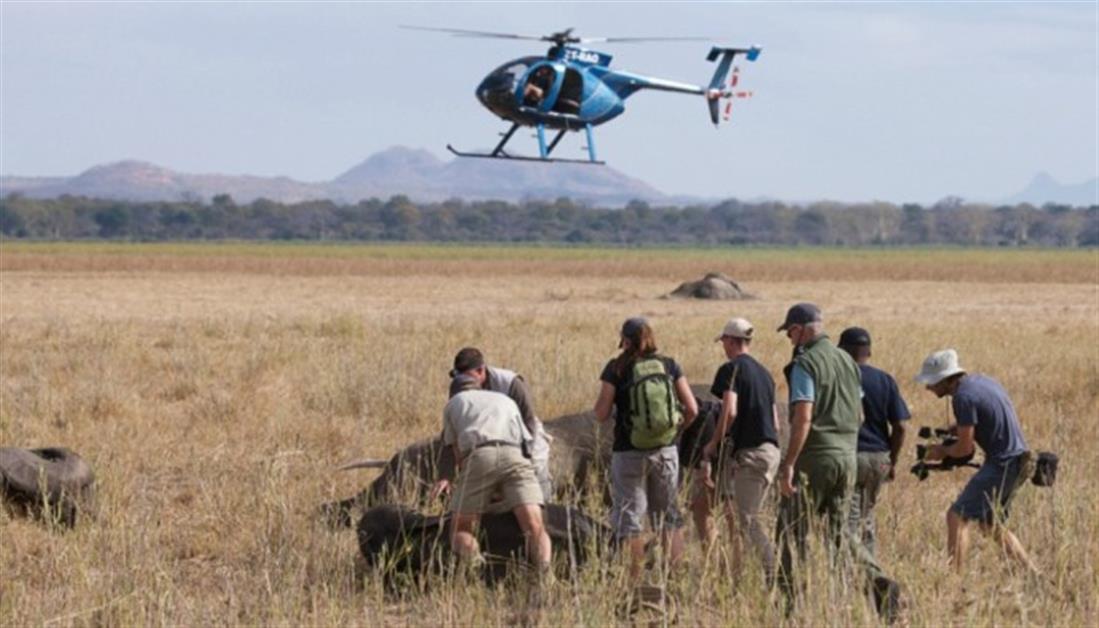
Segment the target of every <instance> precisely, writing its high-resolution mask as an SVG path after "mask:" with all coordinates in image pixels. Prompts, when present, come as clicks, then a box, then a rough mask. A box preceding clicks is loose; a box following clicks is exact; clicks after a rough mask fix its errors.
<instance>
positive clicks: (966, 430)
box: [916, 349, 1037, 573]
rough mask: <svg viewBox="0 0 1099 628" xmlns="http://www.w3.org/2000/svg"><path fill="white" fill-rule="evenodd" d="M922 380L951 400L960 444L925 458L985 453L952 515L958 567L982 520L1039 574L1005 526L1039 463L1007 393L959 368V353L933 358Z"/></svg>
mask: <svg viewBox="0 0 1099 628" xmlns="http://www.w3.org/2000/svg"><path fill="white" fill-rule="evenodd" d="M916 381H917V382H919V383H921V384H924V385H925V386H926V387H927V389H928V390H930V391H931V392H933V393H935V396H937V397H939V398H940V399H941V398H942V397H944V396H947V395H949V396H951V397H952V407H953V411H954V419H955V421H956V422H957V429H956V433H957V438H958V440H957V442H955V443H954V444H952V445H934V446H932V447H930V448H929V449H928V451H927V455H926V456H925V459H927V460H941V459H943V458H944V457H947V456H949V457H953V458H961V457H963V456H966V455H968V454H970V453H972V451H973V443H974V442H976V443H977V444H978V445H980V447H981V450H982V451H983V452H984V455H985V460H984V464H982V465H981V468H980V469H979V470H978V471H977V473H975V474H974V475H973V477H972V478H970V480H969V483H968V484H966V486H965V488H964V489H962V494H961V495H959V496H958V499H957V500H956V501H955V502H954V504H953V505H952V506H951V507H950V509H949V510H948V511H947V513H946V529H947V546H948V548H949V551H950V557H951V560H952V561H953V563H954V568H955V569H957V570H958V571H959V572H961V571H962V567H963V564H964V562H965V553H966V546H967V544H968V529H967V528H968V525H969V523H970V522H972V521H976V522H977V523H978V524H979V525H980V529H981V531H982V532H984V533H985V534H987V535H990V536H992V538H993V539H995V540H996V542H998V543H999V544H1000V547H1001V548H1002V549H1003V551H1004V553H1006V554H1007V555H1008V556H1010V557H1011V558H1013V559H1014V560H1016V561H1018V562H1019V563H1021V564H1023V565H1025V566H1026V567H1027V569H1029V570H1030V571H1031V572H1034V573H1037V568H1036V567H1035V566H1034V563H1033V562H1031V560H1030V557H1029V556H1028V555H1027V553H1026V550H1025V549H1023V545H1022V543H1020V542H1019V539H1017V538H1016V537H1015V535H1014V534H1012V533H1011V532H1010V531H1009V530H1008V529H1007V528H1006V527H1005V525H1004V524H1005V522H1006V520H1007V514H1008V506H1009V505H1010V504H1011V498H1012V497H1013V496H1014V495H1015V491H1016V489H1018V488H1019V486H1020V485H1021V484H1022V482H1023V481H1024V480H1026V478H1027V477H1029V475H1030V474H1031V473H1032V472H1033V469H1032V468H1029V469H1028V467H1030V466H1031V465H1033V461H1032V460H1031V454H1030V452H1029V451H1027V446H1026V442H1025V441H1024V440H1023V432H1022V429H1021V428H1020V427H1019V418H1018V416H1017V415H1016V414H1015V407H1014V406H1013V405H1012V404H1011V399H1009V398H1008V396H1007V392H1006V391H1005V390H1004V389H1003V387H1002V386H1000V384H999V383H998V382H997V381H996V380H994V379H992V378H991V377H988V376H986V375H979V374H976V373H974V374H972V375H967V374H966V371H965V369H963V368H962V367H961V366H960V365H959V364H958V354H957V352H955V351H954V350H953V349H946V350H943V351H936V352H935V353H932V354H931V355H929V356H927V359H926V360H924V362H923V367H922V368H921V369H920V373H919V375H917V376H916Z"/></svg>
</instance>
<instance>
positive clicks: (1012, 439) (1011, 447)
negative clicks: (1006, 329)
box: [953, 373, 1027, 462]
mask: <svg viewBox="0 0 1099 628" xmlns="http://www.w3.org/2000/svg"><path fill="white" fill-rule="evenodd" d="M953 406H954V418H955V419H957V421H958V425H959V426H965V425H973V426H975V427H974V439H975V440H976V441H977V444H978V445H980V446H981V450H983V451H984V452H985V460H986V461H994V462H1001V461H1003V460H1006V459H1008V458H1012V457H1014V456H1017V455H1019V454H1021V453H1023V452H1024V451H1026V448H1027V447H1026V441H1024V440H1023V430H1022V428H1021V427H1020V426H1019V417H1018V416H1017V415H1016V414H1015V406H1013V405H1011V399H1008V397H1007V392H1006V391H1005V390H1004V388H1003V386H1000V384H999V382H997V381H996V380H994V379H992V378H991V377H988V376H986V375H980V374H976V373H974V374H972V375H966V376H965V377H963V378H962V381H961V382H960V383H959V384H958V391H957V392H956V393H955V394H954V399H953Z"/></svg>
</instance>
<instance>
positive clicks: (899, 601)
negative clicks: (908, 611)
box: [872, 576, 905, 625]
mask: <svg viewBox="0 0 1099 628" xmlns="http://www.w3.org/2000/svg"><path fill="white" fill-rule="evenodd" d="M872 592H873V594H874V608H875V609H876V610H877V611H878V616H879V617H881V618H882V619H884V620H885V622H886V623H887V624H889V625H893V624H895V623H896V622H897V619H899V618H900V616H901V612H902V611H903V610H904V606H905V600H904V591H903V590H902V588H901V585H900V583H898V582H896V581H895V580H891V579H889V578H886V577H885V576H878V577H877V578H874V583H873V585H872Z"/></svg>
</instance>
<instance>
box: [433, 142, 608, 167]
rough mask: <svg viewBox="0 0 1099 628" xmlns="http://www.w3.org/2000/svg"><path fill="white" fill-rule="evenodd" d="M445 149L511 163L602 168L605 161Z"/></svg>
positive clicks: (459, 155)
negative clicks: (536, 162)
mask: <svg viewBox="0 0 1099 628" xmlns="http://www.w3.org/2000/svg"><path fill="white" fill-rule="evenodd" d="M446 149H447V150H449V151H450V152H452V153H454V154H455V155H457V156H458V157H481V158H484V159H510V160H513V161H540V162H542V163H547V164H548V163H562V164H589V165H592V166H604V165H606V163H607V162H605V161H592V160H591V159H564V158H560V157H531V156H529V155H509V154H507V153H505V152H504V151H502V150H501V151H497V152H492V153H467V152H465V151H460V150H458V149H457V148H454V147H453V146H451V145H450V144H447V145H446Z"/></svg>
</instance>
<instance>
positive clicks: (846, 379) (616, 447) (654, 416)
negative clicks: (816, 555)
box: [435, 303, 1034, 617]
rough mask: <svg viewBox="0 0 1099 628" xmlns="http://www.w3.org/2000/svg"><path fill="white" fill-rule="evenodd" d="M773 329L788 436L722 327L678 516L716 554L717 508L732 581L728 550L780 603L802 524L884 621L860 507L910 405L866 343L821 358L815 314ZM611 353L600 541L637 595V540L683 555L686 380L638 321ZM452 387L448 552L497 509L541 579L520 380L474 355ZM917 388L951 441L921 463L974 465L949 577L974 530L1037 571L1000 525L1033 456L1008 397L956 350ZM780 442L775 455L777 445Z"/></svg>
mask: <svg viewBox="0 0 1099 628" xmlns="http://www.w3.org/2000/svg"><path fill="white" fill-rule="evenodd" d="M778 331H780V332H785V334H786V337H787V338H788V339H789V341H790V343H791V345H792V346H793V354H792V358H791V360H790V362H789V363H788V364H787V365H786V366H785V368H784V369H783V375H784V377H785V379H786V383H787V387H788V389H789V399H788V405H789V417H788V421H783V420H780V417H779V416H778V410H777V404H776V399H775V394H776V393H775V383H774V380H773V378H772V377H771V374H770V372H769V371H768V369H767V368H766V367H764V366H763V365H762V364H760V362H759V361H757V360H756V359H755V358H754V357H753V356H752V352H751V347H752V342H753V338H754V332H755V330H754V327H753V325H752V324H751V323H750V322H749V321H747V320H745V319H743V318H734V319H731V320H730V321H728V323H726V324H725V326H724V327H723V328H722V330H721V333H720V334H719V335H718V337H717V338H716V340H715V342H720V343H721V344H722V348H723V349H724V353H725V356H726V358H727V361H726V362H725V363H724V364H722V365H721V366H720V368H718V370H717V372H716V374H715V376H714V380H713V384H712V386H711V388H710V390H711V392H712V393H713V395H714V396H715V397H717V398H718V399H720V408H721V409H720V414H719V415H718V418H717V422H716V427H715V429H714V432H713V437H712V438H711V439H710V440H709V442H707V443H706V444H705V445H704V447H703V450H702V456H701V462H700V464H699V465H698V468H696V469H693V470H691V476H692V478H693V482H692V491H691V496H690V505H691V511H692V514H693V515H694V520H695V522H696V527H697V529H698V533H699V537H700V540H701V542H702V544H703V546H704V547H706V548H709V547H711V546H712V545H713V543H714V540H715V538H716V535H717V530H716V526H715V525H714V521H713V519H714V517H713V510H714V507H715V506H716V505H721V506H722V507H723V508H722V509H723V511H724V515H725V519H726V522H727V525H728V528H729V531H730V535H729V536H730V541H731V543H732V554H731V555H732V563H733V568H734V569H735V570H740V569H741V568H742V567H741V566H742V563H743V556H744V551H743V549H742V547H741V546H742V545H748V546H750V547H751V548H752V550H753V554H754V556H755V558H756V560H758V562H759V564H760V566H761V567H762V569H763V571H764V575H765V578H766V581H767V582H768V584H773V585H777V586H779V587H781V589H782V590H783V592H784V593H786V599H787V600H788V601H789V602H790V603H791V604H792V603H793V602H794V601H795V600H796V598H797V592H798V590H799V586H798V584H797V578H796V571H797V570H796V563H795V554H797V555H798V556H799V557H800V559H801V560H803V559H804V557H805V549H806V547H805V546H806V540H807V537H808V535H809V532H810V529H811V528H812V525H811V524H812V522H813V521H814V520H823V523H824V524H825V525H824V526H823V529H824V530H826V534H827V536H828V540H829V546H830V547H832V548H834V551H833V552H832V556H833V557H834V558H840V557H843V556H846V557H848V558H849V559H850V564H852V565H854V566H855V567H856V568H857V569H858V571H859V572H860V573H861V574H863V575H864V576H865V583H866V586H867V590H868V591H869V592H870V593H871V594H872V596H873V598H874V600H875V603H876V606H877V609H878V611H879V612H880V613H882V614H883V615H885V616H887V617H891V616H892V615H893V614H894V613H896V611H897V609H898V607H899V606H900V605H901V604H902V593H901V588H900V586H899V585H898V584H897V583H896V582H895V581H893V580H892V579H891V578H889V577H888V576H887V575H886V573H885V571H884V570H883V569H882V567H881V566H880V564H879V562H878V560H877V557H876V549H877V547H876V545H877V544H876V532H875V525H874V514H873V509H874V505H875V504H876V503H877V500H878V496H879V493H880V491H881V488H882V486H883V485H884V484H885V483H887V482H889V481H890V480H892V479H893V478H894V476H895V473H896V465H897V463H898V459H899V457H900V454H901V451H902V449H903V447H904V442H905V435H906V429H905V422H906V421H907V420H908V419H909V411H908V408H907V406H906V404H905V402H904V399H903V398H902V396H901V394H900V391H899V389H898V386H897V383H896V381H895V379H894V378H893V377H892V376H890V375H889V374H888V373H886V372H885V371H882V370H880V369H877V368H875V367H873V366H871V365H870V364H869V360H870V357H871V338H870V334H869V332H868V331H867V330H865V329H862V328H859V327H851V328H848V329H846V330H844V331H843V333H842V334H841V335H840V337H839V342H838V344H833V342H832V341H831V339H830V338H829V336H828V335H827V334H825V333H824V326H823V317H822V314H821V310H820V308H818V307H817V306H815V305H813V304H811V303H798V304H796V305H794V306H793V307H791V308H790V309H789V310H788V311H787V313H786V318H785V320H784V321H783V323H782V325H781V326H779V328H778ZM619 348H620V349H621V352H620V353H619V354H618V355H617V356H615V357H614V358H612V359H611V360H610V361H608V362H607V364H606V366H605V367H604V368H603V371H602V374H601V375H600V381H601V384H600V385H601V388H600V391H599V395H598V397H597V399H596V402H595V408H594V409H595V416H596V419H597V420H599V421H601V422H605V421H609V420H612V418H613V425H614V438H613V445H612V454H611V468H610V483H611V497H612V506H611V511H610V526H611V528H612V530H613V532H614V534H615V535H616V537H617V540H618V541H619V542H620V545H621V546H622V547H624V548H626V549H627V551H628V553H629V556H630V563H629V573H630V575H631V577H632V578H633V579H634V581H637V580H638V579H639V578H640V576H641V572H642V570H643V567H644V563H645V560H644V559H645V553H646V547H647V545H648V541H649V539H650V536H649V534H650V533H651V534H653V535H655V536H657V537H658V538H659V541H660V545H661V547H662V548H663V551H664V556H665V557H666V560H667V562H668V564H669V565H671V566H674V565H675V564H676V563H677V562H679V560H680V558H681V557H682V555H683V550H684V539H683V534H682V526H683V518H682V516H681V514H680V509H679V506H678V499H677V496H678V488H679V484H680V479H681V473H680V469H679V464H680V462H679V460H680V459H679V454H678V451H677V448H676V442H677V438H678V436H679V434H680V433H681V432H682V431H683V430H684V429H685V428H686V427H687V426H689V425H690V423H691V422H692V421H693V420H695V418H696V416H697V415H698V412H699V409H698V403H697V401H696V398H695V396H694V394H693V393H692V391H691V388H690V386H689V384H688V382H687V378H686V376H685V375H684V374H683V370H682V368H681V367H680V366H679V364H678V363H677V362H676V361H675V360H674V359H672V358H671V357H669V356H667V355H666V354H663V353H661V352H660V351H659V350H658V348H657V344H656V340H655V335H654V333H653V329H652V327H651V325H650V324H649V323H648V321H647V320H645V319H644V318H630V319H628V320H626V321H625V322H624V323H623V325H622V327H621V331H620V337H619ZM451 376H452V380H451V386H450V395H451V396H450V400H449V402H448V403H447V404H446V407H445V409H444V412H443V441H444V444H445V445H448V446H450V447H453V448H454V453H455V456H456V460H457V461H458V468H459V471H458V474H457V476H456V478H444V479H440V480H439V481H438V482H437V484H436V487H435V488H436V493H441V492H446V491H450V492H451V493H452V495H451V510H452V512H453V513H454V517H453V526H452V547H453V548H454V550H455V552H456V553H457V554H458V556H459V557H460V558H462V559H466V560H468V561H469V562H470V563H471V564H477V563H478V562H480V561H482V560H483V559H482V558H481V557H480V552H479V549H478V545H477V541H476V536H475V530H476V525H477V522H478V518H479V516H480V514H481V513H484V512H485V511H486V509H488V508H489V506H490V502H491V501H493V500H495V504H494V506H493V507H494V508H498V509H503V510H511V511H512V512H514V513H515V516H516V518H517V519H518V522H519V525H520V526H521V527H522V529H523V532H524V534H525V535H526V539H527V548H528V553H529V557H530V559H531V561H532V562H533V563H534V564H535V565H537V566H538V568H539V569H538V571H539V572H540V573H547V572H548V571H549V569H550V560H551V548H550V541H549V537H548V536H547V535H546V532H545V529H544V527H543V525H542V519H541V512H540V506H541V504H543V503H544V502H545V500H546V499H547V498H548V497H549V496H550V489H551V486H550V481H549V474H548V470H547V465H546V462H547V460H548V452H549V447H548V444H547V443H546V437H545V433H544V431H543V430H542V425H541V422H540V421H539V420H538V418H537V417H536V416H535V413H534V410H533V407H532V403H531V399H530V392H529V389H528V388H527V385H526V383H525V382H524V380H523V378H522V377H521V376H519V375H517V374H515V373H513V372H511V371H507V370H504V369H499V368H496V367H489V366H488V365H487V364H486V363H485V360H484V356H483V355H482V353H481V352H480V351H479V350H477V349H475V348H465V349H462V350H461V351H460V352H459V353H458V355H457V356H455V360H454V370H453V371H452V372H451ZM915 379H916V381H917V382H919V383H921V384H923V385H924V386H925V387H926V388H927V389H928V390H929V391H931V392H933V393H934V394H935V395H937V396H939V397H943V396H950V397H952V406H953V413H954V418H955V425H954V426H953V428H952V429H953V430H954V433H955V435H956V437H957V440H956V442H954V443H953V444H951V445H949V446H945V445H936V446H932V447H930V448H929V450H928V451H927V454H926V457H925V459H926V460H928V461H933V460H938V459H942V458H944V457H948V456H949V457H962V456H965V455H969V454H971V453H972V452H973V450H974V445H976V446H979V447H980V448H981V449H982V450H983V452H984V456H985V457H984V463H983V465H982V466H981V467H980V470H979V471H978V472H977V473H976V474H975V475H974V476H973V477H972V478H971V479H970V481H969V483H968V484H967V485H966V487H965V489H964V490H963V491H962V493H961V495H960V496H959V497H958V499H957V500H956V501H955V502H954V503H953V505H952V506H951V507H950V509H949V510H948V512H947V529H948V548H949V552H950V555H951V559H952V561H953V564H954V566H955V567H956V568H957V569H959V570H960V569H961V568H962V566H963V563H964V561H965V555H966V547H967V529H968V527H969V526H970V524H972V523H974V522H976V523H977V524H978V525H979V526H980V528H981V529H982V531H984V532H986V533H988V534H990V535H991V536H993V538H995V539H996V540H997V542H998V543H999V544H1000V546H1001V548H1002V549H1003V551H1004V552H1005V553H1006V554H1007V555H1008V556H1010V557H1012V558H1014V559H1016V560H1018V561H1019V562H1020V563H1022V564H1024V565H1026V566H1027V567H1028V568H1029V569H1031V570H1032V571H1033V570H1034V565H1033V563H1031V561H1030V559H1029V557H1028V556H1027V553H1026V551H1025V550H1024V549H1023V547H1022V545H1021V544H1020V543H1019V540H1018V539H1017V538H1016V537H1015V536H1014V535H1013V534H1012V533H1011V532H1010V531H1009V530H1007V528H1006V527H1005V525H1004V524H1005V521H1006V517H1007V511H1008V506H1009V504H1010V502H1011V499H1012V497H1013V495H1014V493H1015V491H1016V489H1017V488H1018V487H1019V486H1020V485H1021V483H1022V481H1023V480H1024V479H1026V477H1027V475H1028V474H1029V473H1030V470H1028V465H1029V464H1030V463H1031V458H1032V457H1031V455H1030V452H1029V451H1028V450H1027V446H1026V443H1025V441H1024V439H1023V435H1022V431H1021V428H1020V424H1019V420H1018V417H1017V415H1016V412H1015V409H1014V407H1013V405H1012V403H1011V401H1010V399H1009V398H1008V395H1007V393H1006V392H1005V391H1004V389H1003V387H1002V386H1000V384H999V383H997V382H996V381H995V380H993V379H992V378H990V377H988V376H985V375H979V374H969V373H967V372H966V370H965V369H963V368H962V367H961V366H960V365H959V363H958V356H957V353H956V352H955V351H954V350H952V349H947V350H943V351H937V352H934V353H932V354H931V355H930V356H928V357H927V359H926V360H925V361H924V363H923V365H922V367H921V370H920V372H919V373H918V375H917V376H916V377H915ZM784 424H787V425H788V427H784ZM787 430H788V438H787V445H786V448H785V455H783V453H782V450H781V448H780V440H779V435H780V433H782V432H784V431H787ZM775 483H777V484H778V491H779V493H780V496H781V498H780V502H779V508H778V523H777V527H776V529H775V534H774V540H775V542H777V544H778V545H779V551H778V552H777V553H778V556H777V557H776V550H775V542H772V537H771V536H770V535H768V533H767V530H766V529H765V528H764V526H763V524H762V523H761V519H760V513H761V510H762V509H763V507H764V505H765V503H766V501H767V498H768V496H769V493H770V490H771V487H772V485H773V484H775ZM646 524H647V528H646Z"/></svg>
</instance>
